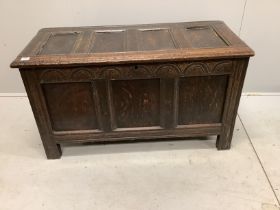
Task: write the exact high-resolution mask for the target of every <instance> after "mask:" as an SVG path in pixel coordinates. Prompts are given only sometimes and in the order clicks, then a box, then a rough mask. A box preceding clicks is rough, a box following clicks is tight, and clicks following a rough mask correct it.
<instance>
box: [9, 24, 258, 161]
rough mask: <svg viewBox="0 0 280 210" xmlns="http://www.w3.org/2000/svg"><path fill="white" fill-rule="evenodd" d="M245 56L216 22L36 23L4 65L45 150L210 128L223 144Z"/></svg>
mask: <svg viewBox="0 0 280 210" xmlns="http://www.w3.org/2000/svg"><path fill="white" fill-rule="evenodd" d="M253 55H254V52H253V51H252V50H251V49H250V48H249V47H248V46H247V45H246V44H245V43H244V42H243V41H241V40H240V39H239V38H238V37H237V36H236V35H235V34H234V33H233V32H232V31H231V30H230V29H229V28H228V27H227V26H226V25H225V24H224V23H223V22H221V21H206V22H189V23H165V24H149V25H130V26H96V27H73V28H70V27H66V28H44V29H42V30H40V31H39V32H38V34H37V35H36V36H35V37H34V38H33V39H32V41H31V42H30V43H29V44H28V45H27V47H26V48H25V49H24V50H23V51H22V53H20V55H19V56H18V57H17V58H16V59H15V60H14V61H13V63H12V64H11V67H12V68H19V70H20V73H21V76H22V79H23V82H24V85H25V88H26V92H27V94H28V98H29V101H30V104H31V107H32V110H33V113H34V116H35V119H36V122H37V125H38V128H39V132H40V135H41V138H42V141H43V145H44V148H45V151H46V155H47V157H48V158H49V159H54V158H59V157H60V156H61V148H60V145H61V144H63V143H68V142H73V143H84V142H113V141H127V140H141V139H142V140H151V139H162V138H171V139H172V138H173V139H174V138H178V137H194V136H208V135H217V142H216V147H217V148H218V149H221V150H222V149H229V148H230V144H231V139H232V134H233V129H234V124H235V118H236V114H237V109H238V104H239V99H240V95H241V90H242V86H243V81H244V78H245V74H246V69H247V65H248V61H249V58H250V56H253Z"/></svg>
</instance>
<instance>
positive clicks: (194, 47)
mask: <svg viewBox="0 0 280 210" xmlns="http://www.w3.org/2000/svg"><path fill="white" fill-rule="evenodd" d="M253 55H254V51H253V50H252V49H251V48H249V47H248V46H247V45H246V44H245V43H244V42H243V41H242V40H241V39H240V38H239V37H238V36H236V35H235V34H234V33H233V32H232V31H231V30H230V29H229V28H228V27H227V26H226V25H225V24H224V23H223V22H221V21H201V22H188V23H160V24H146V25H129V26H94V27H73V28H70V27H65V28H46V29H42V30H40V31H39V32H38V34H37V35H36V36H35V37H34V38H33V39H32V41H31V42H30V43H29V44H28V45H27V47H26V48H25V49H24V50H23V51H22V53H21V54H19V56H18V57H17V58H16V59H15V60H14V62H13V63H12V64H11V67H14V68H30V67H36V66H61V65H64V66H71V65H75V66H77V65H97V64H98V65H99V64H119V63H137V62H138V63H139V62H162V61H169V60H172V61H179V60H180V61H181V60H197V59H210V58H233V57H249V56H253Z"/></svg>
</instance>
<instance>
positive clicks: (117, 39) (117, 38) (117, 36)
mask: <svg viewBox="0 0 280 210" xmlns="http://www.w3.org/2000/svg"><path fill="white" fill-rule="evenodd" d="M125 33H126V31H124V30H104V31H96V32H95V38H94V42H93V47H92V49H91V52H93V53H94V52H95V53H102V52H123V51H125Z"/></svg>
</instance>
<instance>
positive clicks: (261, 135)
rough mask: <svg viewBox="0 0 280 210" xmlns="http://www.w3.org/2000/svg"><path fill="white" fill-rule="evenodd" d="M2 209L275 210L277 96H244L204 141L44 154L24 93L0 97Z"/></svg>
mask: <svg viewBox="0 0 280 210" xmlns="http://www.w3.org/2000/svg"><path fill="white" fill-rule="evenodd" d="M0 120H1V126H0V127H1V130H0V131H1V132H0V210H25V209H26V210H33V209H34V210H41V209H46V210H64V209H67V210H75V209H77V210H92V209H97V210H107V209H108V210H109V209H110V210H150V209H151V210H177V209H180V210H184V209H188V210H189V209H195V210H200V209H203V210H204V209H209V210H215V209H222V210H224V209H226V210H229V209H234V210H243V209H244V210H248V209H262V210H274V209H275V210H276V209H279V208H278V207H277V206H279V200H280V165H279V163H280V96H244V97H243V98H242V100H241V105H240V109H239V117H238V118H237V121H236V127H235V132H234V137H233V143H232V149H231V150H228V151H217V150H216V149H215V138H210V139H209V140H203V141H202V140H190V141H168V142H167V141H165V142H153V143H135V144H114V145H98V146H96V145H95V146H94V145H91V146H67V147H64V148H63V156H62V158H61V159H60V160H47V159H46V157H45V155H44V151H43V147H42V144H41V142H40V137H39V134H38V131H37V127H36V125H35V121H34V119H33V115H32V113H31V109H30V106H29V103H28V99H27V98H26V97H0Z"/></svg>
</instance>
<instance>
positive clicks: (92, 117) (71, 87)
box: [43, 83, 98, 131]
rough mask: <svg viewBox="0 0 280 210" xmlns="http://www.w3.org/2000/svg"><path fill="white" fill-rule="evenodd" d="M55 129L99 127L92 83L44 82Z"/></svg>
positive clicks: (46, 98) (68, 129) (48, 107)
mask: <svg viewBox="0 0 280 210" xmlns="http://www.w3.org/2000/svg"><path fill="white" fill-rule="evenodd" d="M43 91H44V95H45V100H46V103H47V109H48V112H49V115H50V119H51V123H52V127H53V130H55V131H70V130H91V129H97V127H98V126H97V121H96V112H95V106H94V99H93V96H92V91H91V84H90V83H53V84H51V83H50V84H43Z"/></svg>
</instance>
